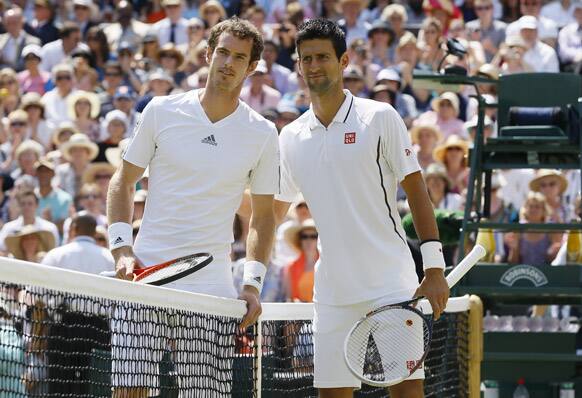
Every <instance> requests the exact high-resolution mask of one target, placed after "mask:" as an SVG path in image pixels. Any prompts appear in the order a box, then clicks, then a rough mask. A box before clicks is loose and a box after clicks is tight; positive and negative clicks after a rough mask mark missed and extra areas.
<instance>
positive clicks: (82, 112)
mask: <svg viewBox="0 0 582 398" xmlns="http://www.w3.org/2000/svg"><path fill="white" fill-rule="evenodd" d="M67 105H68V112H69V118H70V119H71V120H73V123H74V124H75V127H77V130H79V131H80V132H81V133H83V134H85V135H87V136H88V137H89V138H90V139H91V141H93V142H96V141H98V140H99V138H100V135H101V132H100V130H101V129H100V126H99V122H98V121H97V118H98V117H99V112H100V111H101V103H100V101H99V97H98V96H97V94H95V93H92V92H89V91H82V90H78V91H75V92H74V93H72V94H71V95H69V96H68V97H67Z"/></svg>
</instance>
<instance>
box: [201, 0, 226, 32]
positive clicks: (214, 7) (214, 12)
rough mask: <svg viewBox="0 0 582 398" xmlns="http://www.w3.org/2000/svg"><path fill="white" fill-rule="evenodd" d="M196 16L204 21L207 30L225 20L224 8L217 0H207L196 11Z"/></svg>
mask: <svg viewBox="0 0 582 398" xmlns="http://www.w3.org/2000/svg"><path fill="white" fill-rule="evenodd" d="M198 15H199V17H200V18H202V20H204V23H205V24H206V27H207V28H208V29H211V28H212V27H213V26H214V25H216V24H217V23H219V22H220V21H224V20H225V19H226V18H227V15H226V11H225V10H224V7H223V6H222V4H221V3H220V2H219V1H217V0H208V1H205V2H204V3H202V5H200V8H199V9H198Z"/></svg>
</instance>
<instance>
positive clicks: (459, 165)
mask: <svg viewBox="0 0 582 398" xmlns="http://www.w3.org/2000/svg"><path fill="white" fill-rule="evenodd" d="M468 155H469V144H468V143H467V141H465V140H463V139H461V138H459V137H458V136H456V135H452V136H450V137H449V138H447V140H446V141H445V143H444V144H442V145H439V146H438V147H437V148H436V149H435V150H434V158H435V159H436V160H437V161H438V162H440V163H441V164H443V165H444V166H445V167H446V170H447V176H448V177H449V179H450V180H451V186H450V191H451V192H454V193H459V194H462V193H463V191H464V190H465V188H466V187H467V180H468V178H469V171H470V170H469V167H468V165H467V160H468V159H467V157H468Z"/></svg>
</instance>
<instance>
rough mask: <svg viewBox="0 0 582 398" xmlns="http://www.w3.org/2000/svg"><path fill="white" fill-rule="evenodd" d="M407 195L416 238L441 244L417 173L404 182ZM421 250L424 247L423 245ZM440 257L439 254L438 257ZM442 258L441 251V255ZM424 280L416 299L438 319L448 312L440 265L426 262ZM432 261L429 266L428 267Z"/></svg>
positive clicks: (447, 295) (431, 209)
mask: <svg viewBox="0 0 582 398" xmlns="http://www.w3.org/2000/svg"><path fill="white" fill-rule="evenodd" d="M401 185H402V188H403V189H404V191H405V192H406V197H407V198H408V204H409V206H410V211H411V213H412V220H413V221H414V228H415V229H416V234H417V236H418V237H419V239H420V241H421V242H427V241H428V242H430V241H438V239H439V231H438V228H437V224H436V220H435V218H434V210H433V207H432V204H431V202H430V198H429V196H428V192H427V190H426V186H425V184H424V180H423V179H422V174H421V173H420V172H419V171H417V172H415V173H412V174H409V175H407V176H406V178H405V179H404V180H403V181H402V182H401ZM421 250H422V244H421ZM437 255H438V254H437ZM440 256H442V250H441V252H440ZM424 257H425V256H423V262H424V264H423V266H424V269H425V271H424V274H425V275H424V279H423V280H422V282H421V284H420V286H419V287H418V290H417V291H416V293H415V296H425V297H426V298H427V299H428V300H429V302H430V304H431V306H432V309H433V313H434V316H435V319H436V318H438V317H439V316H440V314H441V313H442V312H443V311H444V310H445V307H446V306H447V301H448V299H449V287H448V285H447V281H446V279H445V276H444V270H443V269H442V268H440V267H438V268H434V267H435V266H438V265H439V264H430V259H427V258H424ZM427 261H429V263H427Z"/></svg>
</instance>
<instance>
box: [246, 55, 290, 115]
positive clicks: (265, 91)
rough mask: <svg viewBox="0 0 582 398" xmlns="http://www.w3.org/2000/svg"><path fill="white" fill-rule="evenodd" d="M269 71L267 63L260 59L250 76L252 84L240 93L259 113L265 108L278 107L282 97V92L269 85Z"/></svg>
mask: <svg viewBox="0 0 582 398" xmlns="http://www.w3.org/2000/svg"><path fill="white" fill-rule="evenodd" d="M267 73H269V71H268V69H267V64H266V63H265V61H264V60H260V61H259V64H258V65H257V68H256V69H255V73H253V75H251V77H250V78H249V80H250V84H249V85H248V86H245V87H243V89H242V91H241V93H240V98H241V99H242V100H243V101H244V102H246V103H247V104H248V105H249V106H250V107H251V108H253V109H254V110H255V111H257V112H259V113H261V112H263V111H264V110H265V109H269V108H276V107H277V104H278V103H279V100H280V99H281V93H279V92H278V91H277V90H275V89H274V88H273V87H270V86H269V85H267V83H266V75H267Z"/></svg>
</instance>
